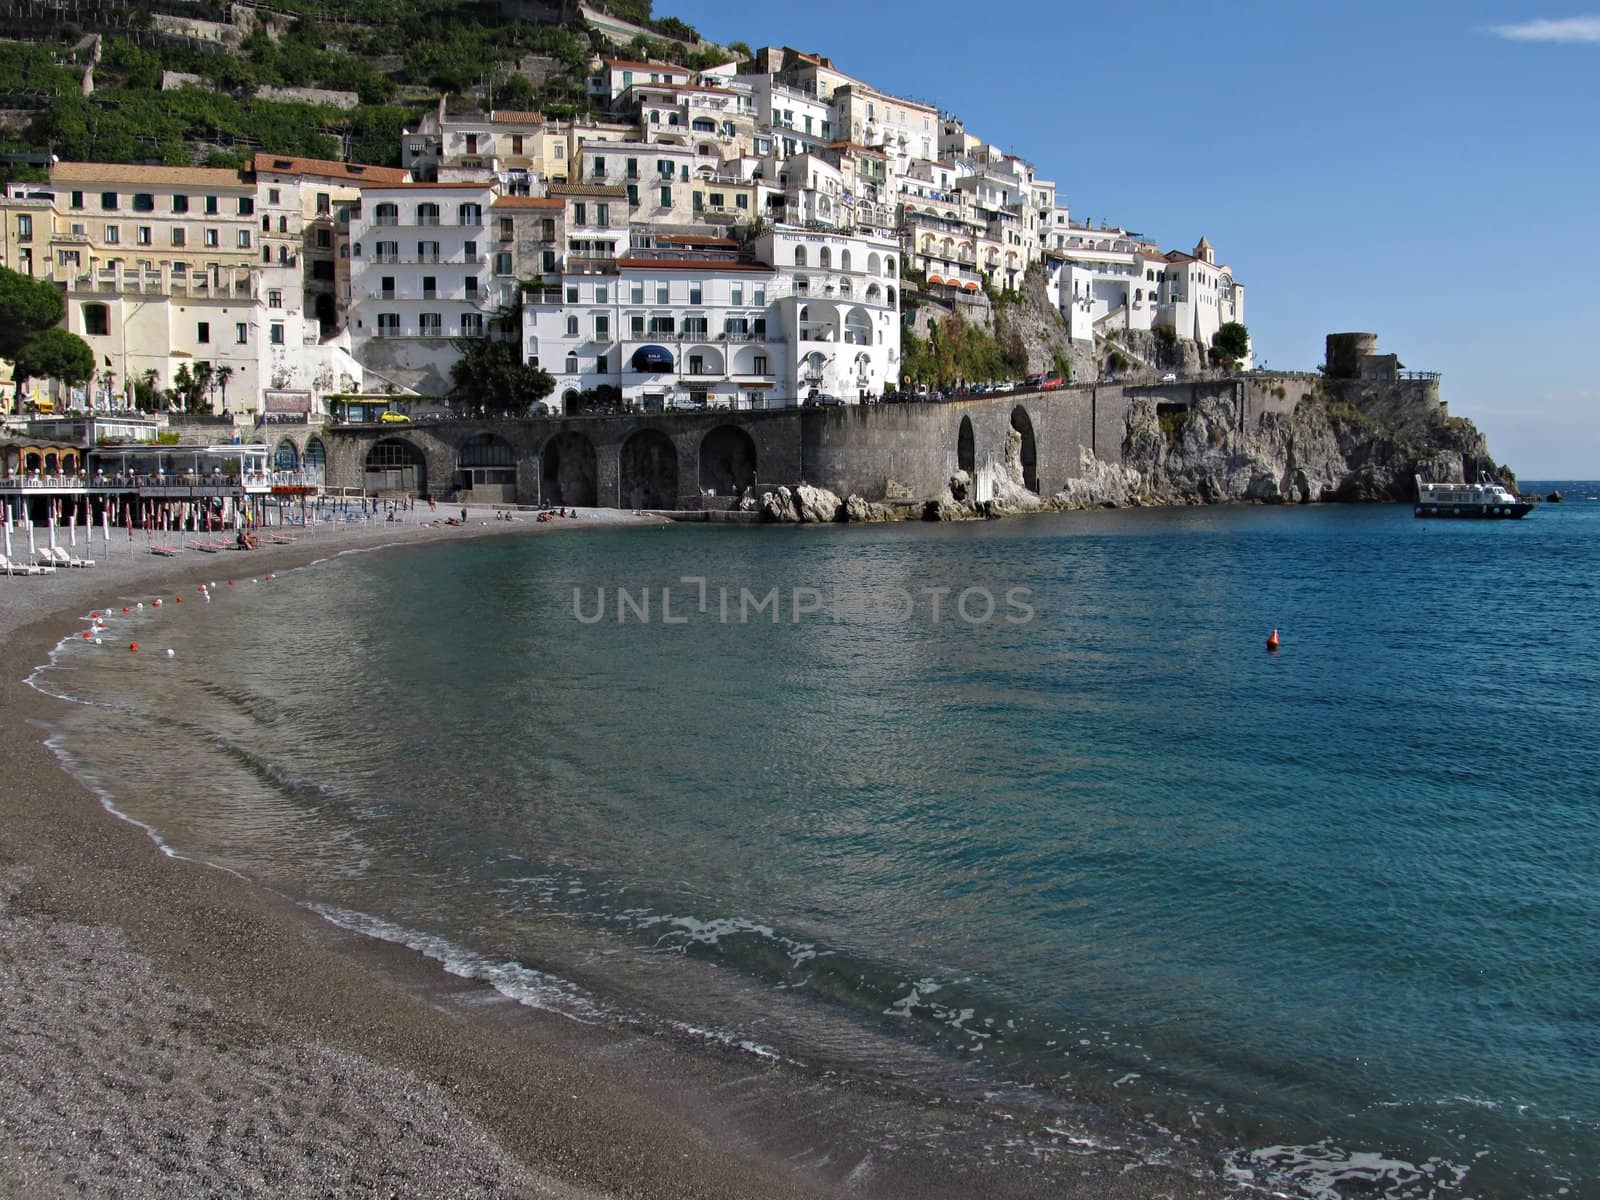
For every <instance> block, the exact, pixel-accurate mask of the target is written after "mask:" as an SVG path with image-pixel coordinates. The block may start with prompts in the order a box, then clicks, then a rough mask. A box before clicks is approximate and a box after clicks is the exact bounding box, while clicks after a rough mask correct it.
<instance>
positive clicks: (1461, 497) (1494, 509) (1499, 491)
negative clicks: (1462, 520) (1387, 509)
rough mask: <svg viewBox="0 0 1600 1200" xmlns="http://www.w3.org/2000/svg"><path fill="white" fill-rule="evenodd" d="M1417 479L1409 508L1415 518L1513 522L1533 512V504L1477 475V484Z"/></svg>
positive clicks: (1492, 481) (1419, 477)
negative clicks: (1485, 519)
mask: <svg viewBox="0 0 1600 1200" xmlns="http://www.w3.org/2000/svg"><path fill="white" fill-rule="evenodd" d="M1415 478H1416V481H1417V503H1416V507H1414V508H1413V509H1412V512H1413V514H1414V515H1416V516H1419V517H1479V518H1486V517H1487V518H1495V519H1498V520H1510V521H1514V520H1516V519H1517V518H1519V517H1525V516H1527V515H1528V514H1529V513H1530V512H1532V511H1533V505H1532V504H1530V503H1528V501H1526V500H1523V499H1522V498H1521V497H1519V496H1518V495H1516V494H1515V493H1514V492H1511V491H1508V490H1507V489H1506V488H1504V487H1503V486H1501V485H1500V484H1498V483H1496V482H1495V481H1494V480H1492V479H1490V478H1489V477H1488V476H1487V475H1479V476H1478V482H1477V483H1423V482H1422V476H1420V475H1418V476H1416V477H1415Z"/></svg>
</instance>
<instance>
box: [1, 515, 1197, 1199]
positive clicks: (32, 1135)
mask: <svg viewBox="0 0 1600 1200" xmlns="http://www.w3.org/2000/svg"><path fill="white" fill-rule="evenodd" d="M411 515H412V516H413V517H414V518H420V517H421V516H423V515H424V514H420V513H419V514H411ZM438 515H440V516H442V515H444V514H443V513H440V514H438ZM649 523H658V522H657V519H656V518H652V517H636V516H632V515H630V514H626V513H616V512H612V513H604V514H600V515H599V516H598V517H596V518H592V519H590V518H586V519H583V520H579V521H571V522H565V523H562V522H552V523H550V524H546V525H539V524H536V523H535V522H534V521H533V520H532V519H531V517H529V516H524V517H522V518H520V519H519V520H517V521H514V522H510V523H506V522H497V521H494V520H492V512H491V511H490V510H487V509H485V510H483V511H482V512H475V513H474V514H473V517H472V523H471V524H469V525H468V526H467V527H463V528H422V527H419V526H418V525H416V524H399V525H393V524H387V523H384V522H378V523H375V524H373V525H370V526H368V525H352V526H345V527H340V528H338V529H327V530H319V531H318V532H316V533H314V534H311V535H308V536H302V537H300V538H299V539H298V540H296V541H295V542H293V543H291V544H283V545H276V544H269V545H264V546H263V547H262V548H261V549H259V550H257V551H254V552H250V553H244V552H227V553H224V554H218V555H203V554H200V553H196V552H193V551H185V552H184V553H183V554H181V555H179V556H178V557H176V558H162V557H159V556H156V555H152V554H149V553H148V552H145V553H142V554H141V553H130V552H128V548H127V546H126V545H121V546H119V545H118V537H117V535H116V534H115V533H114V534H113V537H112V553H111V556H110V558H109V560H107V559H104V557H103V555H102V554H100V553H99V551H100V550H101V547H102V545H103V543H101V541H100V539H99V538H96V539H95V543H94V545H93V546H92V547H91V548H89V549H88V550H85V549H84V548H83V547H80V551H79V552H80V553H94V554H95V556H96V557H99V558H102V561H101V563H100V565H97V566H96V567H94V568H92V569H87V570H72V571H69V570H66V569H62V570H60V571H58V572H57V573H56V574H55V575H53V576H49V577H44V578H25V579H24V578H0V655H3V662H4V667H5V670H4V684H3V686H0V714H3V718H4V728H5V731H6V732H5V736H4V737H3V738H0V778H4V780H5V781H6V782H5V786H4V788H0V828H3V830H4V835H3V837H0V1056H3V1059H4V1061H5V1063H6V1067H5V1069H4V1071H3V1072H0V1195H6V1196H13V1197H54V1196H67V1195H72V1196H82V1195H90V1196H112V1195H115V1196H123V1197H144V1196H151V1197H154V1196H163V1197H165V1196H196V1197H199V1196H216V1195H239V1196H296V1197H298V1196H334V1195H337V1196H427V1197H445V1196H452V1197H453V1196H550V1197H588V1196H629V1197H745V1196H760V1197H785V1196H806V1195H845V1194H848V1195H865V1196H952V1197H954V1196H970V1195H986V1196H997V1197H999V1196H1018V1197H1021V1196H1029V1195H1043V1194H1050V1195H1084V1196H1090V1195H1093V1196H1127V1197H1134V1196H1154V1195H1167V1196H1174V1197H1176V1196H1203V1195H1213V1194H1220V1192H1221V1191H1222V1189H1221V1188H1220V1187H1213V1186H1210V1185H1207V1184H1203V1183H1199V1182H1197V1181H1195V1180H1194V1179H1193V1178H1191V1177H1189V1176H1187V1175H1184V1174H1182V1173H1179V1172H1176V1171H1171V1170H1166V1169H1163V1168H1158V1167H1150V1166H1145V1165H1142V1164H1139V1163H1137V1162H1135V1161H1133V1160H1132V1159H1131V1158H1130V1157H1129V1156H1126V1155H1122V1154H1118V1153H1116V1152H1113V1151H1104V1152H1097V1153H1084V1152H1081V1151H1073V1152H1071V1153H1067V1154H1064V1155H1063V1156H1061V1157H1060V1158H1058V1159H1055V1160H1050V1161H1043V1162H1037V1163H1034V1164H1032V1165H1031V1166H1028V1165H1019V1164H1017V1163H1015V1162H1012V1161H1009V1160H1007V1159H1006V1158H1005V1156H1004V1155H1003V1154H1000V1153H998V1152H995V1149H996V1147H995V1144H996V1142H998V1141H999V1140H1000V1139H999V1137H998V1136H997V1134H998V1127H997V1125H996V1123H995V1122H993V1121H992V1120H991V1119H989V1118H987V1117H985V1116H984V1115H983V1114H980V1113H976V1112H966V1113H962V1112H954V1111H951V1110H950V1109H937V1110H924V1111H913V1108H914V1106H913V1105H912V1104H911V1103H910V1102H908V1101H906V1100H904V1099H903V1098H901V1097H897V1096H896V1095H895V1094H893V1093H892V1091H891V1090H889V1089H874V1088H872V1087H870V1086H862V1087H854V1088H852V1087H842V1086H839V1085H838V1084H837V1083H826V1084H825V1083H823V1082H822V1081H819V1080H817V1079H811V1078H807V1077H805V1076H804V1075H803V1074H802V1073H799V1072H796V1071H791V1070H790V1069H788V1068H786V1067H784V1066H782V1065H780V1064H762V1063H755V1062H752V1061H751V1059H750V1058H749V1057H748V1056H746V1055H741V1054H739V1053H737V1052H732V1051H730V1052H727V1053H726V1054H723V1053H720V1052H718V1051H717V1050H715V1049H710V1050H707V1049H701V1050H698V1051H690V1050H689V1049H687V1048H685V1047H677V1046H672V1045H666V1044H663V1043H662V1042H661V1040H660V1039H656V1038H649V1037H646V1036H644V1035H641V1034H637V1033H631V1032H630V1031H627V1030H615V1029H602V1028H598V1027H594V1026H583V1025H578V1024H576V1023H574V1022H571V1021H567V1020H565V1019H563V1018H561V1017H559V1016H555V1015H553V1014H550V1013H544V1012H539V1011H536V1010H530V1009H526V1008H522V1007H519V1006H517V1005H515V1004H512V1003H510V1002H508V1001H505V1000H503V999H502V998H500V997H498V996H497V995H495V994H494V993H492V992H491V991H490V989H488V988H487V987H484V986H482V985H479V984H475V983H470V982H467V981H463V980H459V979H453V978H451V977H449V976H446V975H445V974H444V973H443V972H442V971H440V970H438V968H437V966H436V964H434V963H432V962H431V961H428V960H426V959H423V958H422V957H421V956H418V955H415V954H412V953H410V952H409V951H406V950H404V949H402V948H399V947H396V946H392V945H387V944H382V943H377V942H371V941H367V940H365V939H361V938H359V937H357V936H355V935H353V934H350V933H346V932H344V931H341V930H339V929H337V928H335V927H333V926H331V925H329V924H327V923H325V922H323V921H321V920H320V919H318V918H316V917H315V916H314V915H312V914H310V913H309V912H307V911H306V910H305V909H303V908H301V907H300V906H299V905H297V904H295V903H294V902H293V901H292V900H290V899H289V898H287V897H283V896H279V895H277V894H274V893H272V892H271V891H269V890H267V889H265V888H262V887H258V886H255V885H252V884H251V883H250V882H249V881H247V880H244V879H241V878H239V877H238V876H236V875H234V874H232V873H230V872H227V871H224V870H220V869H215V868H212V867H209V866H206V865H204V864H202V863H198V862H192V861H187V860H183V859H176V858H172V857H168V856H167V855H165V854H163V853H162V852H161V850H160V849H159V848H158V847H157V846H156V845H155V843H154V842H153V841H152V840H151V839H150V838H148V837H147V836H146V835H145V834H144V833H143V832H142V831H141V830H139V829H137V828H136V827H134V826H132V825H130V824H128V823H126V822H123V821H121V820H119V819H117V818H116V817H114V816H113V815H111V814H110V813H109V812H107V811H106V809H105V808H104V807H103V806H102V804H101V803H100V801H99V800H98V799H97V798H96V797H95V796H94V795H92V794H91V793H90V792H89V791H88V790H86V789H85V788H84V787H83V786H81V785H80V784H79V783H78V782H77V781H76V780H75V779H73V778H72V777H71V776H70V775H68V774H67V773H66V772H65V771H64V770H63V769H62V768H61V766H60V764H59V762H58V761H57V759H56V757H55V756H54V754H52V752H51V751H50V750H49V749H48V747H46V746H45V745H44V744H43V739H44V736H45V727H44V722H45V721H46V720H47V719H48V717H49V713H50V707H51V706H52V705H56V704H58V703H60V702H58V701H55V700H53V699H51V698H49V697H47V696H44V695H42V694H41V693H39V692H37V691H35V690H34V689H33V688H31V687H29V686H28V685H27V684H26V683H25V682H23V681H24V680H25V678H26V676H27V675H28V674H29V673H30V672H31V671H32V669H33V668H34V667H35V666H36V665H38V664H40V663H42V662H44V661H45V660H46V658H47V656H48V653H49V650H50V648H51V647H52V646H53V645H55V644H56V643H57V642H58V641H59V640H60V639H61V638H62V637H64V636H67V635H70V634H73V633H75V632H77V631H80V630H82V629H83V628H84V627H85V626H84V619H85V618H86V616H87V614H88V613H89V611H90V610H91V609H95V608H97V607H99V606H101V605H104V604H109V603H110V602H111V601H112V600H116V601H118V602H119V603H131V602H133V601H134V600H146V601H148V600H150V599H153V598H154V597H157V596H167V595H169V594H174V593H176V592H178V591H179V590H180V589H184V588H190V589H192V587H193V585H194V583H195V582H197V581H199V580H204V579H209V578H218V577H222V576H243V575H252V576H261V575H265V574H268V573H271V572H273V571H277V570H285V569H288V568H291V567H295V566H299V565H303V564H305V563H308V562H311V561H314V560H316V559H319V558H324V557H327V556H329V555H331V554H336V553H340V552H343V551H348V550H356V549H363V548H375V547H378V546H384V545H390V544H396V545H411V544H419V543H425V542H428V541H440V540H449V539H455V540H459V539H462V538H467V537H482V536H545V535H550V536H561V535H565V534H568V533H572V534H576V533H578V532H580V531H581V530H582V529H586V528H595V527H597V526H598V525H600V524H605V525H613V526H614V525H634V526H641V525H645V524H649ZM919 1123H920V1125H921V1126H922V1127H924V1128H925V1129H926V1130H927V1132H928V1135H929V1140H930V1141H931V1140H933V1137H934V1135H935V1134H937V1135H938V1138H939V1139H940V1140H941V1142H942V1143H943V1144H944V1145H946V1146H950V1145H961V1144H963V1140H965V1142H967V1143H969V1144H970V1145H971V1147H972V1154H971V1155H970V1156H967V1155H960V1156H957V1157H954V1158H953V1157H951V1156H950V1155H949V1154H948V1153H946V1154H944V1155H942V1156H939V1155H919V1153H918V1152H917V1149H916V1142H917V1141H918V1139H917V1138H916V1137H915V1136H910V1137H907V1136H905V1133H906V1131H907V1130H908V1129H910V1130H913V1131H915V1130H916V1129H917V1128H918V1127H919ZM888 1130H894V1131H898V1133H899V1135H900V1136H899V1139H898V1140H899V1142H900V1144H899V1145H898V1146H884V1145H881V1144H880V1143H881V1142H883V1141H884V1140H886V1139H887V1137H888V1134H887V1133H882V1134H880V1131H888Z"/></svg>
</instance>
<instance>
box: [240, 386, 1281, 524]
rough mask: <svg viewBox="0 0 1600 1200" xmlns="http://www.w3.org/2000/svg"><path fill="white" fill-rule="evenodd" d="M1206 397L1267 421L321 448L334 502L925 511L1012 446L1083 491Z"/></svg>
mask: <svg viewBox="0 0 1600 1200" xmlns="http://www.w3.org/2000/svg"><path fill="white" fill-rule="evenodd" d="M1202 389H1203V390H1204V391H1205V393H1206V395H1207V396H1208V397H1210V396H1213V395H1214V396H1215V397H1216V398H1219V399H1233V400H1236V401H1237V402H1238V403H1239V404H1241V405H1248V407H1249V408H1250V409H1251V410H1252V415H1256V416H1257V417H1259V413H1254V412H1253V410H1255V409H1256V408H1257V407H1258V406H1257V403H1256V402H1255V401H1252V400H1249V398H1247V397H1245V396H1244V394H1243V389H1242V388H1241V387H1240V386H1239V385H1238V384H1235V383H1232V382H1228V383H1223V384H1217V383H1210V384H1179V385H1173V386H1165V387H1161V388H1148V387H1146V388H1123V387H1121V386H1115V385H1107V386H1084V387H1076V388H1066V389H1062V390H1060V391H1054V392H1027V393H1015V394H1000V395H988V396H980V397H973V398H971V399H966V400H957V401H951V402H948V403H943V404H875V405H846V406H840V407H835V408H783V409H775V410H772V411H755V412H729V411H713V412H699V413H665V414H632V415H626V416H610V417H565V418H563V417H537V418H528V419H521V420H485V421H479V420H466V419H452V420H444V421H431V422H430V421H417V422H414V423H408V424H392V425H342V426H330V427H326V428H324V429H323V430H322V431H321V433H320V434H319V435H318V436H320V437H321V438H322V439H323V440H324V442H325V443H326V447H327V482H328V483H329V484H330V485H331V486H335V487H350V488H361V487H365V488H366V489H367V490H368V491H374V492H379V493H383V492H390V493H398V492H404V493H408V494H413V495H416V494H423V493H431V494H432V495H434V496H437V497H440V498H456V499H465V498H470V499H472V500H474V501H478V502H492V503H503V504H513V503H515V504H539V503H542V502H545V501H548V502H549V503H551V504H555V505H578V506H591V505H599V506H604V507H618V508H657V509H673V508H676V509H693V508H703V507H718V508H720V507H726V506H727V505H728V503H729V497H732V496H737V495H740V494H742V493H743V492H744V490H745V489H746V488H753V489H755V490H757V491H759V490H760V489H762V488H765V487H770V486H776V485H778V484H784V483H787V484H795V483H800V482H805V483H811V484H816V485H818V486H821V487H825V488H828V489H829V490H830V491H833V492H836V493H837V494H839V495H841V496H844V495H848V494H850V493H852V492H853V493H855V494H857V495H860V496H862V497H865V498H866V499H869V500H878V499H885V498H892V497H891V493H892V492H893V493H896V494H897V495H898V496H900V497H903V498H913V499H920V498H925V497H930V496H935V495H937V494H938V493H939V492H940V491H942V490H943V488H944V486H945V484H946V483H947V482H948V480H949V478H950V476H951V474H952V473H953V472H955V471H956V470H958V469H965V470H967V471H968V472H969V473H971V474H972V475H973V476H974V477H975V478H976V479H978V480H979V481H980V496H979V498H980V499H981V498H983V497H982V495H981V481H982V480H983V479H984V478H985V477H989V478H993V477H995V476H996V475H997V474H998V472H1000V471H1002V470H1004V469H1005V462H1006V456H1007V449H1008V443H1009V442H1010V440H1011V437H1012V434H1013V431H1015V432H1016V433H1017V435H1018V436H1019V437H1020V439H1021V458H1022V462H1021V467H1022V473H1023V477H1024V482H1025V484H1026V486H1028V487H1029V488H1030V489H1032V490H1034V491H1037V492H1038V493H1039V494H1040V495H1041V496H1049V495H1052V494H1054V493H1055V492H1057V491H1060V490H1061V488H1062V487H1063V486H1064V485H1065V484H1066V482H1067V480H1069V479H1072V478H1075V477H1077V476H1078V475H1079V473H1080V463H1081V459H1082V453H1083V451H1084V450H1091V451H1093V452H1094V454H1095V456H1096V457H1097V458H1099V459H1100V460H1101V461H1104V462H1114V463H1120V462H1121V461H1122V442H1123V437H1124V433H1125V428H1126V421H1127V414H1128V406H1129V403H1130V401H1131V398H1132V397H1133V396H1134V395H1138V396H1142V397H1144V398H1146V399H1149V400H1153V401H1158V402H1160V403H1170V404H1179V405H1187V404H1191V403H1194V402H1195V401H1197V400H1198V399H1199V398H1200V392H1201V390H1202ZM1263 395H1264V396H1266V400H1267V402H1268V403H1272V397H1271V396H1268V395H1266V393H1265V392H1263ZM1244 417H1245V411H1244V408H1241V410H1240V419H1241V422H1242V421H1243V419H1244ZM271 443H272V439H269V444H271Z"/></svg>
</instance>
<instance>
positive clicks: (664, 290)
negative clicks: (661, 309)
mask: <svg viewBox="0 0 1600 1200" xmlns="http://www.w3.org/2000/svg"><path fill="white" fill-rule="evenodd" d="M656 303H657V304H671V303H672V289H671V287H670V286H669V285H668V284H665V283H658V284H656Z"/></svg>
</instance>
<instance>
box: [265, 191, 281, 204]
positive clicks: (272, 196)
mask: <svg viewBox="0 0 1600 1200" xmlns="http://www.w3.org/2000/svg"><path fill="white" fill-rule="evenodd" d="M267 203H268V204H281V203H283V193H282V192H280V191H279V190H278V189H277V188H268V189H267Z"/></svg>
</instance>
